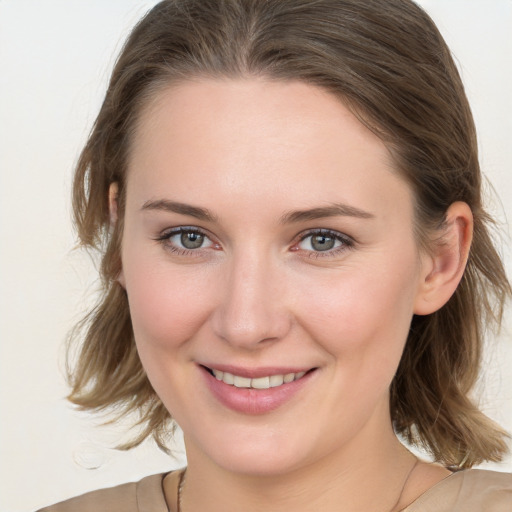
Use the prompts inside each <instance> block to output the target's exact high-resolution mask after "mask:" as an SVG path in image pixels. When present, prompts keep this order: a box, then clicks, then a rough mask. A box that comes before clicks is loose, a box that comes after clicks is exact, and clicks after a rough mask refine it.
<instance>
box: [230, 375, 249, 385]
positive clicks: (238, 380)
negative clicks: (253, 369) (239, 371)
mask: <svg viewBox="0 0 512 512" xmlns="http://www.w3.org/2000/svg"><path fill="white" fill-rule="evenodd" d="M233 381H234V382H233V383H234V385H235V388H250V387H251V379H249V378H248V377H239V376H238V375H235V376H234V378H233Z"/></svg>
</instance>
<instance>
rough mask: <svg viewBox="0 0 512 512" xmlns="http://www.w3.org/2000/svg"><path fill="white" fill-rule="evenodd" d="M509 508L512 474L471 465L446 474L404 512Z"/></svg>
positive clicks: (497, 511) (488, 511) (500, 510)
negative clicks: (473, 467)
mask: <svg viewBox="0 0 512 512" xmlns="http://www.w3.org/2000/svg"><path fill="white" fill-rule="evenodd" d="M420 510H421V512H430V511H432V512H433V511H436V512H445V511H446V512H484V511H485V512H511V511H512V474H510V473H500V472H497V471H484V470H479V469H471V470H466V471H459V472H457V473H454V474H453V475H450V476H449V477H447V478H445V479H444V480H442V481H441V482H439V483H438V484H437V485H435V486H434V487H432V488H431V489H430V490H428V491H427V492H426V493H425V494H423V495H422V496H420V497H419V498H418V499H417V500H416V501H415V502H414V503H413V504H412V505H410V506H409V507H407V508H406V509H405V511H404V512H416V511H420Z"/></svg>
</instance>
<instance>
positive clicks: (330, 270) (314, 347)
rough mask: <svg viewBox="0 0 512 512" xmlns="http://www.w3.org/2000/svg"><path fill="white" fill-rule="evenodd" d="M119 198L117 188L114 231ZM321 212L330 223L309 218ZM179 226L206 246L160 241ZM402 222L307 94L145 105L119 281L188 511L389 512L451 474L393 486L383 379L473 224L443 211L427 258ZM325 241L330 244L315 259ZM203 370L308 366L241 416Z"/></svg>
mask: <svg viewBox="0 0 512 512" xmlns="http://www.w3.org/2000/svg"><path fill="white" fill-rule="evenodd" d="M115 196H116V188H115V185H113V186H112V188H111V197H110V203H111V212H112V218H113V221H114V222H115V220H116V200H115ZM170 201H172V202H179V203H181V204H186V205H189V206H193V207H196V208H201V209H203V210H207V211H208V212H209V213H210V217H208V218H206V217H202V218H199V217H198V215H197V211H191V210H190V209H188V210H186V209H183V208H180V211H170V209H169V208H164V207H163V205H165V204H167V205H168V202H170ZM166 202H167V203H166ZM334 204H337V205H340V204H341V205H343V206H344V211H342V212H340V211H337V212H333V211H326V210H324V211H319V210H318V209H320V208H324V209H325V208H326V207H331V206H332V205H334ZM174 210H176V208H174ZM311 210H314V211H313V213H312V212H311ZM298 211H299V212H304V211H309V212H310V213H309V214H308V215H304V214H302V215H297V214H296V215H291V212H298ZM356 212H357V215H355V213H356ZM183 227H185V228H187V229H189V230H190V228H191V227H193V228H194V229H195V230H200V231H201V233H203V234H204V235H205V238H204V243H203V245H202V246H201V247H198V248H197V249H188V250H185V251H184V250H183V246H182V245H181V234H180V233H178V234H176V232H173V231H172V230H176V229H179V228H183ZM413 227H414V197H413V195H412V192H411V190H410V188H409V186H408V185H407V184H406V182H405V181H404V180H403V179H402V178H401V177H400V176H399V175H398V174H397V172H396V171H395V170H394V168H393V162H392V160H391V158H390V155H389V152H388V150H387V148H386V146H385V145H384V144H383V143H382V141H381V140H380V139H378V138H377V137H376V136H375V135H374V134H373V133H371V132H370V131H369V130H367V129H366V128H365V127H364V126H363V125H362V124H361V123H360V122H359V121H358V120H357V119H356V117H355V116H354V115H353V114H352V113H351V112H350V111H349V110H348V109H347V108H346V107H345V106H344V105H343V104H342V103H341V102H340V101H339V100H337V99H336V98H335V97H333V96H332V95H330V94H328V93H327V92H324V91H322V90H321V89H318V88H315V87H312V86H309V85H306V84H303V83H296V82H272V81H265V80H262V79H256V78H254V79H243V80H242V79H240V80H225V81H220V80H219V81H216V80H200V81H193V82H192V81H191V82H186V83H183V84H181V85H174V86H172V87H169V88H168V89H165V90H163V91H160V92H159V93H158V94H157V95H156V96H155V97H154V98H153V101H152V102H151V103H150V104H148V105H147V107H146V108H145V109H144V111H143V113H142V116H141V119H140V122H139V125H138V127H137V130H136V135H135V138H134V141H133V145H132V148H131V154H130V160H129V169H128V179H127V196H126V211H125V225H124V234H123V243H122V262H123V270H122V273H121V274H120V276H119V281H120V282H121V284H122V285H123V286H124V287H125V288H126V290H127V293H128V298H129V302H130V312H131V316H132V322H133V328H134V332H135V339H136V342H137V347H138V351H139V355H140V358H141V361H142V363H143V365H144V367H145V369H146V371H147V374H148V377H149V379H150V381H151V383H152V385H153V387H154V389H155V390H156V392H157V394H158V395H159V397H160V398H161V400H162V401H163V403H164V404H165V406H166V407H167V408H168V410H169V411H170V412H171V414H172V416H173V417H174V418H175V419H176V421H177V422H178V424H179V425H180V426H181V427H182V429H183V431H184V433H185V441H186V447H187V456H188V462H189V465H188V470H187V480H186V486H185V490H184V501H183V505H184V509H185V510H186V511H187V512H189V511H194V510H206V509H208V510H210V511H212V510H213V511H215V510H219V511H220V510H222V511H229V510H240V509H244V510H249V511H250V510H262V509H265V510H273V511H279V510H294V511H300V510H313V509H319V510H340V508H339V506H340V503H343V504H344V507H345V508H343V510H346V511H355V510H361V511H362V510H375V511H378V510H382V511H383V512H388V511H390V510H399V509H400V508H403V506H405V505H407V504H408V503H410V502H411V501H413V500H414V499H415V498H416V497H417V496H418V495H420V494H421V493H422V492H424V491H425V490H426V489H428V488H429V487H430V486H431V485H433V484H435V483H436V482H438V481H439V480H440V479H442V478H444V477H445V476H446V475H447V474H448V473H447V471H446V470H444V469H442V468H439V467H437V466H433V465H427V464H420V465H419V466H416V467H415V468H414V471H413V473H412V474H411V475H410V477H409V478H408V475H409V474H410V472H411V468H413V466H414V464H415V458H414V457H413V456H412V455H411V454H410V453H409V452H408V451H407V450H405V448H403V446H402V445H401V444H400V443H399V442H398V441H397V439H396V437H395V435H394V433H393V430H392V427H391V421H390V414H389V406H388V401H389V386H390V383H391V381H392V379H393V376H394V373H395V371H396V368H397V366H398V363H399V360H400V357H401V354H402V351H403V347H404V344H405V341H406V337H407V333H408V329H409V325H410V322H411V318H412V316H413V314H415V313H416V314H428V313H430V312H432V311H435V310H436V309H438V308H439V307H441V306H442V305H443V304H444V303H445V302H446V301H447V300H448V298H449V297H450V295H451V294H452V293H453V291H454V290H455V287H456V286H457V284H458V282H459V280H460V277H461V275H462V272H463V269H464V264H465V261H466V258H467V251H468V249H469V244H470V241H471V213H470V211H469V208H468V207H467V205H465V204H463V203H455V204H454V205H452V207H451V208H450V210H449V212H448V222H447V227H446V230H445V232H444V233H442V239H443V242H444V243H443V244H437V245H436V247H435V248H434V249H433V250H432V252H431V253H429V254H428V255H427V254H425V253H422V252H421V251H420V249H419V247H418V244H417V242H416V240H415V237H414V229H413ZM320 229H323V230H330V233H329V236H330V237H331V238H332V239H333V240H335V242H334V248H333V249H330V250H327V251H319V250H317V249H316V247H317V246H312V244H311V241H312V238H311V233H312V231H313V234H317V235H318V230H320ZM173 233H174V234H173ZM324 234H325V233H324ZM438 235H439V234H438ZM331 238H329V239H328V242H330V241H331ZM199 364H207V365H208V366H213V367H214V366H215V364H231V365H236V366H241V367H244V368H258V367H262V366H264V367H266V366H272V367H276V366H277V367H282V366H290V365H292V366H297V367H301V368H302V367H304V368H307V369H312V368H314V369H315V370H314V372H312V374H311V375H310V376H309V379H308V381H307V383H306V384H305V385H304V386H303V387H302V388H301V389H300V391H299V392H298V393H297V394H296V395H294V396H293V397H292V398H291V399H290V400H288V401H287V402H286V403H285V404H284V405H282V406H281V407H279V408H277V409H276V410H274V411H272V412H268V413H266V414H259V415H251V414H243V413H240V412H236V411H233V410H231V409H229V408H227V407H225V406H224V405H222V404H220V403H219V401H218V400H217V399H216V398H215V397H214V396H213V395H212V394H211V392H210V391H209V389H208V388H207V386H205V380H204V376H203V375H202V372H203V371H202V370H201V367H200V366H199ZM368 482H371V483H372V485H368ZM404 482H406V485H405V487H404ZM402 490H403V492H402ZM168 492H169V493H170V492H171V491H168ZM401 492H402V494H401ZM399 497H400V499H399ZM170 499H171V498H170ZM397 500H398V501H399V503H397Z"/></svg>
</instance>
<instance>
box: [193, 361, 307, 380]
mask: <svg viewBox="0 0 512 512" xmlns="http://www.w3.org/2000/svg"><path fill="white" fill-rule="evenodd" d="M200 366H204V367H205V368H207V369H209V370H218V371H221V372H225V373H231V374H232V375H238V376H239V377H247V378H249V379H257V378H259V377H268V376H270V375H286V374H288V373H300V372H308V371H309V370H313V369H314V367H312V366H258V367H257V368H249V367H243V366H233V365H229V364H209V363H200Z"/></svg>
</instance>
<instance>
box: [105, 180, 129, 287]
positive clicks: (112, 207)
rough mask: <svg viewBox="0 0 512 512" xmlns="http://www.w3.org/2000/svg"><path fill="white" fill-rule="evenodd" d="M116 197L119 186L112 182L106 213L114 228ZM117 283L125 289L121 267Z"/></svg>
mask: <svg viewBox="0 0 512 512" xmlns="http://www.w3.org/2000/svg"><path fill="white" fill-rule="evenodd" d="M118 197H119V185H118V184H117V182H115V181H114V182H113V183H111V184H110V187H109V188H108V213H109V216H110V227H112V228H113V227H114V226H115V225H116V224H117V220H118V218H119V216H118V204H119V203H118ZM116 280H117V282H118V283H119V284H120V285H121V286H122V287H123V288H126V285H125V281H124V272H123V268H122V267H121V271H120V272H119V275H118V276H117V279H116Z"/></svg>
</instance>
